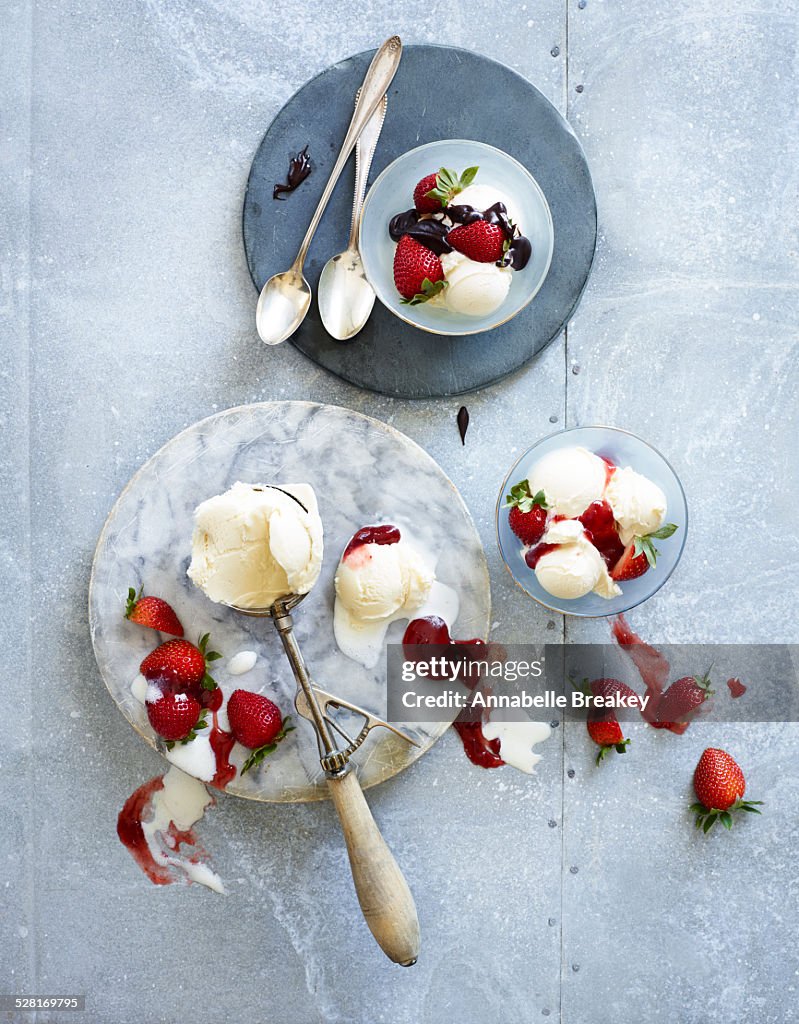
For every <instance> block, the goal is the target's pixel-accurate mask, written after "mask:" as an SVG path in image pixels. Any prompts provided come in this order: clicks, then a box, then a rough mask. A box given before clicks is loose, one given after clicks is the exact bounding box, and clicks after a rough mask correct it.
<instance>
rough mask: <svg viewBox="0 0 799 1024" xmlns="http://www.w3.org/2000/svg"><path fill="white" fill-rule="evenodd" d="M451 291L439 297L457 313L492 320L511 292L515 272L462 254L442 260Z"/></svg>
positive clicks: (444, 291) (449, 254) (445, 255)
mask: <svg viewBox="0 0 799 1024" xmlns="http://www.w3.org/2000/svg"><path fill="white" fill-rule="evenodd" d="M441 266H442V267H443V268H444V277H445V279H446V282H447V287H446V288H445V289H444V290H443V291H442V292H439V294H438V295H437V296H436V297H435V300H433V301H435V302H436V303H437V304H438V305H445V306H446V307H447V309H450V310H452V312H453V313H463V314H465V315H466V316H488V315H489V314H491V313H493V312H494V311H495V310H497V309H499V307H500V306H501V305H502V303H503V302H504V301H505V299H506V298H507V295H508V292H509V291H510V286H511V279H512V277H513V271H512V270H511V268H510V267H498V266H497V265H496V264H495V263H477V262H476V261H475V260H470V259H469V258H468V256H464V255H463V253H460V252H450V253H445V254H444V255H443V256H442V257H441Z"/></svg>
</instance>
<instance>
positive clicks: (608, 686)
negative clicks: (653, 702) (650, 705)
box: [590, 679, 641, 707]
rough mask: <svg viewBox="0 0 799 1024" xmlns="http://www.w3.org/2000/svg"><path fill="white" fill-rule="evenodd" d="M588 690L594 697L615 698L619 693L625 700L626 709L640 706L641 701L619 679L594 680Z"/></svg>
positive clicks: (631, 689) (633, 691) (629, 687)
mask: <svg viewBox="0 0 799 1024" xmlns="http://www.w3.org/2000/svg"><path fill="white" fill-rule="evenodd" d="M590 689H591V693H592V694H593V695H594V696H595V697H615V695H616V694H617V693H619V694H621V695H622V696H623V697H626V698H627V700H628V707H640V706H641V699H640V697H639V696H638V694H637V693H636V692H635V690H634V689H633V688H632V687H631V686H628V685H627V684H626V683H623V682H622V681H621V680H620V679H594V680H593V682H591V684H590Z"/></svg>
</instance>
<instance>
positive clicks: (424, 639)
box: [402, 545, 540, 768]
mask: <svg viewBox="0 0 799 1024" xmlns="http://www.w3.org/2000/svg"><path fill="white" fill-rule="evenodd" d="M539 546H540V545H539ZM402 643H403V646H405V647H406V652H405V657H406V658H408V659H410V658H411V657H412V655H413V650H412V648H413V646H414V645H416V644H434V645H438V646H441V645H445V644H453V645H461V646H469V647H472V646H474V647H478V648H479V647H481V646H482V645H483V641H482V640H480V639H474V640H453V639H452V638H451V637H450V635H449V629H448V628H447V624H446V622H444V620H443V619H440V618H439V617H438V616H436V615H430V616H425V617H423V618H419V619H412V620H411V622H409V623H408V626H407V628H406V630H405V635H404V636H403V638H402ZM408 647H410V648H411V650H410V651H408V650H407V648H408ZM474 656H478V657H479V654H478V652H477V651H475V652H474ZM471 717H472V712H471V709H469V708H464V710H463V711H462V712H461V713H460V715H459V716H458V718H457V719H456V720H455V721H454V722H453V723H452V727H453V729H454V730H455V732H457V734H458V735H459V736H460V738H461V742H462V743H463V749H464V752H465V754H466V756H467V757H468V758H469V760H470V761H471V762H472V764H476V765H479V767H480V768H501V767H502V766H503V765H504V764H505V762H504V761H503V760H502V758H501V757H500V756H499V747H500V741H499V739H495V740H489V739H486V737H485V736H484V735H483V725H482V722H479V721H478V722H475V721H472V720H471Z"/></svg>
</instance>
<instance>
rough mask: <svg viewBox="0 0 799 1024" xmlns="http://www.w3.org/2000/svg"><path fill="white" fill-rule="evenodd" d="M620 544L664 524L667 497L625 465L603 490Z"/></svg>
mask: <svg viewBox="0 0 799 1024" xmlns="http://www.w3.org/2000/svg"><path fill="white" fill-rule="evenodd" d="M605 499H606V501H607V502H608V504H609V505H610V507H611V508H612V509H613V517H614V519H615V520H616V523H617V525H618V528H619V537H620V538H621V542H622V544H631V543H632V541H633V539H634V538H635V537H646V535H647V534H649V533H654V532H655V531H656V530H659V529H660V528H661V526H662V525H663V523H664V522H665V521H666V495H665V494H664V493H663V491H662V490H661V489H660V488H659V487H658V485H657V484H655V483H653V482H652V481H651V480H650V479H649V478H648V477H645V476H643V475H642V474H641V473H636V471H635V470H634V469H631V468H630V467H629V466H626V467H625V468H624V469H617V470H616V472H615V473H614V474H613V476H612V477H611V478H610V481H609V483H608V486H607V490H606V491H605Z"/></svg>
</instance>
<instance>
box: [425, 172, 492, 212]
mask: <svg viewBox="0 0 799 1024" xmlns="http://www.w3.org/2000/svg"><path fill="white" fill-rule="evenodd" d="M477 170H478V168H477V167H467V168H466V170H465V171H464V172H463V174H461V175H460V176H458V175H457V174H456V173H455V171H450V170H448V169H447V168H446V167H442V168H441V169H440V170H439V171H438V172H437V173H436V174H428V175H426V176H425V177H424V178H422V180H421V181H420V182H419V183H418V184H417V186H416V188H415V189H414V190H413V205H414V206H415V207H416V209H417V210H418V211H419V213H437V212H438V211H439V210H442V209H443V208H444V207H445V206H447V205H448V204H449V203H450V202H452V200H453V199H454V198H455V196H456V195H457V194H458V193H459V192H462V191H463V190H464V189H465V188H466V187H467V185H471V183H472V182H473V181H474V178H475V175H476V174H477Z"/></svg>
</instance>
